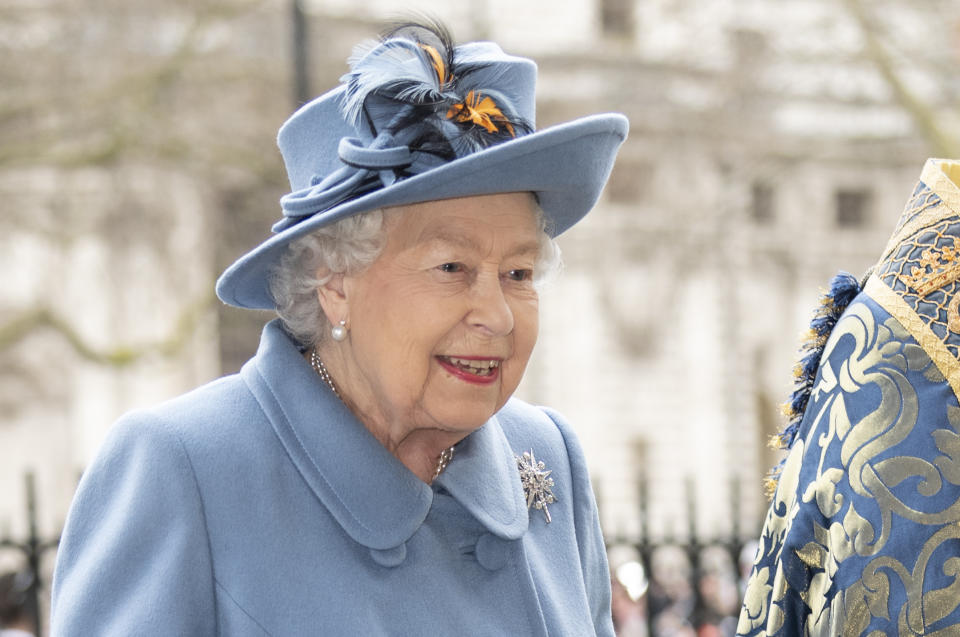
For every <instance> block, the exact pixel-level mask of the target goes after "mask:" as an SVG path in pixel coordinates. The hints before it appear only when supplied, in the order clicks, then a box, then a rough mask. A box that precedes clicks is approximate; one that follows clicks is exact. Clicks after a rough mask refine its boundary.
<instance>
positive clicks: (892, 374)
mask: <svg viewBox="0 0 960 637" xmlns="http://www.w3.org/2000/svg"><path fill="white" fill-rule="evenodd" d="M869 285H870V284H868V286H869ZM873 285H874V287H878V289H881V290H887V291H888V292H889V296H890V297H891V298H894V299H896V300H897V301H899V302H900V303H901V304H903V305H905V303H904V302H903V301H902V299H900V297H899V296H897V295H896V293H894V292H893V291H891V290H889V288H887V287H886V286H885V285H884V284H883V283H882V282H880V281H875V283H874V284H873ZM868 292H869V290H868ZM871 296H873V294H871ZM874 298H876V297H874ZM884 300H885V301H886V302H888V303H889V302H890V298H887V297H884ZM885 307H886V306H885ZM901 309H903V308H901ZM906 309H909V308H906ZM888 311H889V310H888ZM914 316H915V315H914ZM920 325H921V326H922V327H923V328H924V329H926V330H928V331H929V328H928V327H927V326H926V325H925V324H923V323H922V322H921V323H920ZM910 337H911V333H910V332H908V330H907V329H906V328H905V326H904V325H903V324H902V323H901V322H900V321H899V320H897V319H896V318H889V319H887V320H886V321H885V322H883V323H878V322H877V320H876V319H875V318H874V315H873V313H872V311H871V310H870V308H869V306H868V305H866V304H864V303H854V304H853V305H851V306H850V308H848V310H847V313H846V314H845V315H844V316H843V318H841V319H840V321H839V322H838V323H837V326H836V327H835V328H834V332H833V334H832V335H831V337H830V340H829V341H828V343H827V345H826V348H825V350H824V354H823V359H822V360H823V363H822V368H821V371H822V370H823V369H832V371H835V380H834V381H833V382H834V383H835V384H836V386H834V387H833V388H832V389H831V390H825V394H824V395H822V396H821V397H820V398H819V401H820V402H821V403H822V404H816V408H817V409H818V411H817V412H816V414H815V416H813V415H811V414H808V417H809V416H813V417H812V422H811V423H810V425H811V426H810V429H809V431H808V432H807V434H806V437H805V438H804V439H798V440H797V441H796V442H795V444H794V447H793V448H792V449H791V451H790V455H789V456H788V457H787V462H786V464H785V466H784V471H783V474H782V477H781V481H780V485H779V487H778V489H777V492H776V494H775V496H774V501H773V504H772V506H771V508H770V511H769V512H768V514H767V519H766V522H765V525H764V532H763V535H762V537H761V544H760V550H759V551H758V554H757V562H758V564H759V563H761V562H763V563H764V564H770V563H771V562H770V560H769V558H770V557H771V555H776V557H777V559H776V560H775V561H774V562H773V564H775V565H776V568H773V569H771V568H768V567H764V568H761V569H758V570H757V571H756V572H755V573H754V574H753V575H752V577H751V579H750V582H749V584H748V587H747V591H746V596H745V602H744V603H745V611H744V613H743V614H742V615H741V617H740V622H739V624H738V627H737V632H738V634H750V635H764V636H766V637H773V636H775V635H778V634H780V631H781V630H783V627H784V622H785V615H784V608H783V607H782V606H783V603H784V601H785V598H786V594H787V592H788V591H789V585H788V583H787V580H786V573H785V571H784V562H785V560H782V559H781V555H780V551H783V550H785V547H786V546H790V542H789V536H790V534H791V529H792V527H793V524H794V521H795V518H796V516H797V513H798V510H799V503H798V499H797V494H802V496H801V498H800V501H802V502H804V503H807V504H813V505H815V506H816V507H817V509H818V510H819V513H820V514H822V515H823V516H824V519H825V520H826V522H827V524H828V526H827V527H823V526H821V525H819V524H817V523H816V522H815V519H816V516H814V521H811V519H810V518H809V517H805V518H796V519H805V520H806V521H805V524H810V526H809V527H807V528H806V529H804V530H797V531H796V533H798V534H800V535H801V536H802V537H805V538H806V537H810V535H809V534H811V533H812V537H811V538H810V540H809V541H807V542H806V543H805V544H803V545H802V546H793V547H792V548H791V551H792V553H793V554H794V555H795V556H796V558H799V560H800V561H801V563H802V564H804V565H806V567H807V568H808V569H810V572H809V579H808V582H809V583H808V584H807V587H806V589H805V590H798V591H795V593H796V595H797V596H798V597H799V598H800V599H801V600H803V603H805V604H806V605H807V608H808V611H809V612H808V614H807V617H806V619H805V626H804V629H805V631H806V633H807V634H810V635H824V636H830V637H833V636H836V635H844V636H846V635H858V636H859V635H864V634H866V631H867V630H868V626H870V625H871V623H872V622H873V620H874V618H882V619H886V620H888V621H889V622H891V628H890V630H891V631H895V632H896V633H897V634H901V635H912V634H915V635H921V634H944V635H946V634H958V626H957V625H954V626H952V627H949V628H944V631H945V632H942V633H939V632H934V631H932V630H931V626H933V625H936V622H938V621H940V620H942V619H943V618H945V617H947V616H949V615H950V614H951V613H954V612H957V610H958V608H960V557H951V556H950V555H952V554H953V553H954V551H953V549H951V548H950V546H949V545H947V544H945V543H946V542H954V541H957V539H960V501H956V499H953V498H951V499H948V500H947V501H941V500H942V497H941V498H937V496H942V494H943V493H944V489H946V488H947V487H950V488H951V489H952V490H953V491H954V492H955V490H956V489H955V485H960V408H958V407H955V406H954V407H951V408H949V409H946V418H945V420H946V421H948V422H945V423H943V425H942V426H941V428H940V429H934V430H932V431H929V432H926V431H924V430H917V429H916V427H917V425H918V416H919V398H918V396H917V390H916V389H915V388H914V387H913V385H912V384H911V382H910V378H911V377H908V374H915V375H917V374H919V376H912V377H913V378H918V377H919V378H921V379H922V381H921V382H933V383H943V384H944V385H943V386H944V389H945V391H948V392H949V391H950V390H948V389H946V383H945V381H946V378H944V375H943V374H941V372H940V369H939V368H938V367H937V365H936V364H934V362H933V361H932V360H931V359H930V358H929V357H928V356H926V354H925V352H924V351H923V349H921V348H920V347H918V346H917V345H915V344H914V343H912V342H911V338H910ZM930 337H931V338H933V339H934V340H935V342H936V343H939V344H940V346H941V347H943V343H942V342H941V341H939V339H937V338H936V337H935V335H933V334H932V333H931V334H930ZM840 342H845V343H847V344H848V345H847V346H845V347H849V346H850V344H852V351H851V352H850V353H849V355H848V356H845V357H844V359H843V364H842V365H841V366H839V367H838V368H834V367H833V366H832V365H831V361H830V356H831V354H832V353H833V352H834V350H835V348H836V347H837V345H838V343H840ZM948 356H949V355H948ZM949 358H950V359H951V360H952V361H953V364H954V366H957V363H956V359H954V358H953V357H952V356H949ZM834 363H836V361H834ZM832 384H833V383H832ZM838 390H842V392H840V391H838ZM863 390H867V392H868V393H867V394H864V395H861V396H859V397H858V393H859V392H861V391H863ZM831 392H833V393H831ZM875 393H876V394H879V402H877V399H875V398H871V396H873V395H874V394H875ZM854 401H857V402H856V404H857V405H858V412H857V419H856V420H854V419H851V413H848V408H849V405H852V404H854ZM865 401H866V402H865ZM864 405H875V406H874V407H873V408H872V410H871V411H869V412H868V413H863V412H862V409H863V407H864ZM813 406H814V405H813V404H812V405H811V408H813ZM911 436H912V437H911ZM916 436H920V437H921V438H922V437H923V436H927V438H926V439H927V440H931V441H933V442H934V443H935V447H934V446H931V447H930V448H933V449H934V450H935V452H936V453H935V454H934V456H933V457H930V456H925V457H926V458H929V460H928V459H924V458H920V457H917V455H916V453H915V452H914V451H913V450H914V449H915V447H913V446H911V447H910V448H909V449H910V450H909V451H908V450H906V449H904V450H902V451H901V450H900V447H901V446H902V445H901V443H903V442H904V441H905V440H906V439H907V438H908V437H911V438H910V444H911V445H915V444H917V442H916V440H917V438H916ZM838 450H839V453H838ZM828 451H830V454H828ZM804 456H806V463H804V462H803V457H804ZM838 456H839V459H840V465H839V466H836V465H834V464H831V462H833V463H835V462H837V458H838ZM811 462H814V463H816V467H815V469H816V471H815V473H814V474H812V475H811V476H810V477H809V478H808V479H807V481H806V482H804V483H801V482H800V480H799V478H800V468H801V466H804V467H807V468H808V469H809V468H811V467H810V464H809V463H811ZM844 494H849V496H846V495H844ZM853 498H856V502H857V505H856V506H854V499H853ZM894 516H899V517H900V518H903V519H904V520H906V521H908V522H910V523H913V524H916V525H927V526H928V528H929V530H930V535H929V537H928V538H926V539H925V540H923V543H922V546H917V547H916V552H914V551H908V552H907V553H906V554H905V557H906V558H907V559H909V560H910V561H909V562H903V563H902V562H901V561H899V560H900V558H899V557H895V556H897V555H899V553H892V554H891V553H889V552H884V549H886V548H889V547H888V545H890V546H893V544H891V543H892V542H896V538H894V539H891V538H892V537H893V533H892V530H893V518H894ZM938 525H942V526H940V527H939V528H938ZM912 537H913V538H914V540H917V539H918V538H916V536H912ZM945 552H946V553H947V556H946V559H945V558H944V553H945ZM914 558H915V560H914ZM853 559H858V560H864V559H865V560H867V561H865V562H863V567H862V575H861V579H860V580H859V581H857V582H854V583H853V584H852V585H849V586H847V587H846V588H845V590H840V591H836V590H835V587H836V580H835V576H836V573H837V571H838V569H839V568H840V566H841V565H842V564H844V563H845V562H847V561H849V560H853ZM794 564H796V562H794ZM793 568H795V566H794V567H793ZM854 568H860V567H859V566H855V567H854ZM933 572H938V573H941V576H942V575H946V576H947V577H946V578H945V580H944V581H945V582H946V583H945V584H944V585H943V588H940V589H932V590H931V585H930V582H929V581H928V579H927V577H928V576H929V574H930V573H933ZM895 591H896V595H898V596H899V595H903V594H904V591H905V595H906V601H905V603H904V606H903V608H902V609H901V611H900V613H899V615H897V616H894V617H888V616H887V615H888V608H889V606H890V603H891V602H892V601H893V598H892V595H894V594H895V593H894V592H895ZM893 626H896V628H895V629H894V628H893ZM951 631H952V632H951ZM882 634H883V633H882V632H877V631H871V632H870V633H869V635H882Z"/></svg>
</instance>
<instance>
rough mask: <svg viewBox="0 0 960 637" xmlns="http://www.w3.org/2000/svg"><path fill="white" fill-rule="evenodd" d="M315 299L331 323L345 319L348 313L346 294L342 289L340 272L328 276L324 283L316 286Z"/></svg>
mask: <svg viewBox="0 0 960 637" xmlns="http://www.w3.org/2000/svg"><path fill="white" fill-rule="evenodd" d="M317 299H318V300H319V301H320V307H321V308H322V309H323V313H324V314H326V315H327V320H328V321H330V324H331V325H336V324H338V323H339V322H340V321H344V320H346V319H347V316H349V315H350V312H349V311H348V310H349V307H348V303H347V295H346V293H345V292H344V290H343V274H342V273H341V274H334V275H332V276H330V278H328V279H327V282H326V283H324V284H323V285H321V286H319V287H317Z"/></svg>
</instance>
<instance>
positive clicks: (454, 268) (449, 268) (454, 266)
mask: <svg viewBox="0 0 960 637" xmlns="http://www.w3.org/2000/svg"><path fill="white" fill-rule="evenodd" d="M440 271H441V272H449V273H454V272H463V266H462V265H461V264H459V263H444V264H443V265H441V266H440Z"/></svg>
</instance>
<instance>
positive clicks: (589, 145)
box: [216, 113, 629, 310]
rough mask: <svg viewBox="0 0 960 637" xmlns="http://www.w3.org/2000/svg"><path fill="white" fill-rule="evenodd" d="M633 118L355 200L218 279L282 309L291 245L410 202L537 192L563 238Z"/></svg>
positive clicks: (567, 128)
mask: <svg viewBox="0 0 960 637" xmlns="http://www.w3.org/2000/svg"><path fill="white" fill-rule="evenodd" d="M628 128H629V124H628V122H627V118H626V117H624V116H623V115H619V114H616V113H608V114H602V115H592V116H590V117H584V118H581V119H578V120H574V121H572V122H568V123H566V124H560V125H558V126H553V127H550V128H546V129H543V130H541V131H537V132H535V133H531V134H530V135H526V136H524V137H520V138H517V139H514V140H510V141H508V142H505V143H503V144H499V145H496V146H492V147H490V148H487V149H484V150H482V151H479V152H476V153H473V154H471V155H468V156H466V157H463V158H460V159H457V160H455V161H452V162H450V163H448V164H444V165H443V166H439V167H437V168H434V169H432V170H429V171H427V172H424V173H421V174H419V175H415V176H413V177H410V178H408V179H404V180H402V181H398V182H396V183H394V184H393V185H391V186H388V187H386V188H382V189H379V190H375V191H373V192H370V193H367V194H366V195H363V196H362V197H358V198H356V199H351V200H349V201H346V202H344V203H342V204H340V205H338V206H335V207H333V208H331V209H329V210H325V211H323V212H322V213H318V214H315V215H313V216H312V217H309V218H308V219H306V220H304V221H302V222H300V223H298V224H297V225H295V226H292V227H290V228H288V229H286V230H284V231H282V232H279V233H277V234H275V235H273V236H272V237H270V238H269V239H267V240H266V241H264V242H263V243H261V244H260V245H259V246H257V247H256V248H254V249H253V250H251V251H250V252H248V253H247V254H245V255H243V256H242V257H240V258H239V259H238V260H237V261H236V262H234V263H233V265H231V266H230V267H229V268H227V269H226V270H225V271H224V273H223V274H222V275H221V276H220V279H219V280H218V281H217V287H216V289H217V296H219V297H220V299H221V300H222V301H223V302H224V303H228V304H230V305H234V306H237V307H243V308H249V309H266V310H272V309H274V308H275V303H274V300H273V298H272V297H271V296H270V291H269V276H270V270H271V268H272V267H273V265H274V264H275V263H277V262H278V260H279V259H280V255H281V254H282V253H283V250H284V249H285V247H286V245H287V244H288V243H289V242H290V241H292V240H294V239H296V238H298V237H301V236H304V235H306V234H309V233H311V232H313V231H315V230H317V229H319V228H321V227H322V226H325V225H327V224H330V223H333V222H335V221H338V220H339V219H343V218H344V217H348V216H350V215H355V214H359V213H362V212H367V211H370V210H376V209H378V208H387V207H391V206H402V205H406V204H413V203H420V202H424V201H435V200H439V199H453V198H456V197H469V196H473V195H487V194H494V193H500V192H526V191H529V192H533V193H535V194H536V195H537V198H538V200H539V203H540V207H541V208H542V209H543V211H544V214H545V215H546V217H547V223H548V228H547V230H548V232H550V234H551V235H552V236H557V235H559V234H560V233H562V232H564V231H565V230H567V229H568V228H570V227H571V226H572V225H574V224H575V223H576V222H577V221H579V220H580V219H581V218H583V216H584V215H586V214H587V213H588V212H589V211H590V209H591V208H593V206H594V205H595V204H596V202H597V199H599V197H600V192H601V191H602V190H603V186H604V185H605V184H606V182H607V178H608V177H609V176H610V170H611V169H612V168H613V160H614V158H615V157H616V153H617V149H618V148H619V147H620V145H621V144H622V143H623V141H624V140H625V139H626V137H627V131H628Z"/></svg>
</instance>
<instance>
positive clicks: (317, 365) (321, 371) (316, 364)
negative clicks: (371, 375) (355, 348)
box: [310, 348, 453, 481]
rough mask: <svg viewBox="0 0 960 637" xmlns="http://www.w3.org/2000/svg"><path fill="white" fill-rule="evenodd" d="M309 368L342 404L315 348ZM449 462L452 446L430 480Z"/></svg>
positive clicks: (311, 352) (441, 459)
mask: <svg viewBox="0 0 960 637" xmlns="http://www.w3.org/2000/svg"><path fill="white" fill-rule="evenodd" d="M310 367H312V368H313V371H315V372H317V375H318V376H319V377H320V378H321V379H323V382H325V383H326V384H327V387H329V388H330V391H332V392H333V395H334V396H336V397H337V398H339V399H340V401H341V402H342V401H343V396H341V395H340V392H339V391H337V386H336V385H334V384H333V379H332V378H330V372H328V371H327V366H326V365H324V364H323V361H322V360H320V356H319V355H318V354H317V350H316V348H314V349H312V350H310ZM451 460H453V447H452V446H451V447H448V448H446V449H444V450H443V451H441V452H440V457H439V458H437V468H436V470H435V471H434V472H433V478H432V480H436V479H437V478H438V477H440V474H441V473H443V470H444V469H446V468H447V465H448V464H450V461H451ZM432 480H431V481H432Z"/></svg>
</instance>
